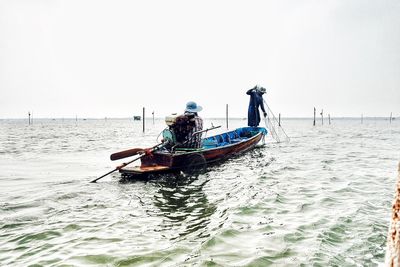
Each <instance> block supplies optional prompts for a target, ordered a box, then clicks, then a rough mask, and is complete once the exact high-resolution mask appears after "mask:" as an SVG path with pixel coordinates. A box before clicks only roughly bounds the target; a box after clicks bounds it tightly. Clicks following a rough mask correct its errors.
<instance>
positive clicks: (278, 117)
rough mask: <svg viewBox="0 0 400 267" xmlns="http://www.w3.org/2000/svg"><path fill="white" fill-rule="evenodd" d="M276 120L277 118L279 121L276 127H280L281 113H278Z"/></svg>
mask: <svg viewBox="0 0 400 267" xmlns="http://www.w3.org/2000/svg"><path fill="white" fill-rule="evenodd" d="M278 118H279V120H278V126H281V113H279V116H278Z"/></svg>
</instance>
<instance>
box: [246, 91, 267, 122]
mask: <svg viewBox="0 0 400 267" xmlns="http://www.w3.org/2000/svg"><path fill="white" fill-rule="evenodd" d="M265 92H266V89H265V88H264V87H261V86H258V85H256V86H254V88H252V89H250V90H248V91H247V92H246V94H248V95H250V103H249V110H248V113H247V117H248V123H247V124H248V126H251V127H257V126H258V125H259V124H260V120H261V118H260V111H259V110H258V108H259V107H261V110H262V111H263V115H264V117H266V116H267V112H265V108H264V99H263V97H262V95H263V94H265Z"/></svg>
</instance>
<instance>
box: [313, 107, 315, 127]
mask: <svg viewBox="0 0 400 267" xmlns="http://www.w3.org/2000/svg"><path fill="white" fill-rule="evenodd" d="M313 126H315V107H314V122H313Z"/></svg>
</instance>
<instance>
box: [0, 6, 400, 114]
mask: <svg viewBox="0 0 400 267" xmlns="http://www.w3.org/2000/svg"><path fill="white" fill-rule="evenodd" d="M256 84H260V85H262V86H264V87H266V88H267V90H268V91H267V94H266V97H265V99H266V100H267V103H268V104H269V106H270V107H271V108H272V110H273V111H274V112H275V113H282V116H291V117H303V116H309V117H310V116H312V110H313V107H314V106H315V107H317V109H318V110H320V109H322V108H323V109H324V111H325V113H326V114H328V113H330V114H331V116H360V115H361V114H362V113H363V114H364V116H389V115H390V112H393V114H394V115H395V116H400V1H399V0H332V1H329V0H327V1H320V0H307V1H299V0H292V1H285V0H283V1H282V0H276V1H268V0H262V1H253V0H249V1H234V0H226V1H217V0H210V1H208V0H202V1H190V0H182V1H177V0H168V1H165V0H145V1H131V0H129V1H111V0H110V1H104V0H103V1H101V0H93V1H88V0H77V1H74V0H68V1H57V0H42V1H39V0H37V1H35V0H25V1H22V0H9V1H7V0H0V118H17V117H26V116H27V112H28V111H33V113H34V116H35V117H50V118H52V117H75V115H78V116H79V117H99V118H102V117H130V116H133V115H140V114H141V110H142V107H143V106H145V107H146V109H147V111H148V114H149V115H150V113H151V111H153V110H154V111H155V114H156V116H160V117H161V116H165V115H167V114H169V113H172V112H181V111H183V109H184V107H185V104H186V102H187V101H190V100H192V101H196V102H197V103H198V104H199V105H201V106H203V109H204V110H203V111H202V112H201V114H202V115H203V116H204V117H224V116H225V105H226V104H229V107H230V114H231V116H234V117H246V116H247V105H248V101H249V99H248V96H247V95H246V94H245V92H246V90H247V89H249V88H251V87H253V86H254V85H256Z"/></svg>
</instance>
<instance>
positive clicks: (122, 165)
mask: <svg viewBox="0 0 400 267" xmlns="http://www.w3.org/2000/svg"><path fill="white" fill-rule="evenodd" d="M144 155H146V154H145V153H144V152H143V154H142V155H140V157H137V158H135V159H133V160H131V161H128V162H125V163H122V164H121V165H119V166H117V167H116V168H115V169H114V170H112V171H109V172H107V173H106V174H104V175H102V176H100V177H98V178H96V179H94V180H92V181H90V182H91V183H95V182H97V181H98V180H100V179H101V178H103V177H106V176H107V175H109V174H111V173H113V172H115V171H117V170H120V169H122V168H123V167H125V166H127V165H129V164H131V163H132V162H134V161H137V160H138V159H140V158H142V157H143V156H144Z"/></svg>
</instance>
